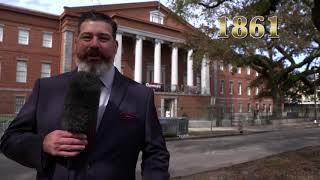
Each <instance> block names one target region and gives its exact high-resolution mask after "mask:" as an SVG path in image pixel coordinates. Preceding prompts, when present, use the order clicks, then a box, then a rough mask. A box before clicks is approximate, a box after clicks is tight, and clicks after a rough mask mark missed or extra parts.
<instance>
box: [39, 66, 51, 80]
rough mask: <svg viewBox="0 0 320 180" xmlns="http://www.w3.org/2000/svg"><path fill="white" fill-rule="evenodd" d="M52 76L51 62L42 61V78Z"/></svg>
mask: <svg viewBox="0 0 320 180" xmlns="http://www.w3.org/2000/svg"><path fill="white" fill-rule="evenodd" d="M45 77H51V64H50V63H42V64H41V78H45Z"/></svg>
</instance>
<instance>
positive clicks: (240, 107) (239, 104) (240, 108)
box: [238, 103, 242, 113]
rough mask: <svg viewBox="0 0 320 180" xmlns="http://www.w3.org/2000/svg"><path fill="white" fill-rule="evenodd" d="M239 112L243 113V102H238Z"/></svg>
mask: <svg viewBox="0 0 320 180" xmlns="http://www.w3.org/2000/svg"><path fill="white" fill-rule="evenodd" d="M238 112H239V113H242V103H238Z"/></svg>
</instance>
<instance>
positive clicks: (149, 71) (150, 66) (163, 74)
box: [146, 64, 166, 85]
mask: <svg viewBox="0 0 320 180" xmlns="http://www.w3.org/2000/svg"><path fill="white" fill-rule="evenodd" d="M146 73H147V79H146V80H147V81H146V82H149V83H153V82H154V66H153V64H148V65H147V71H146ZM165 82H166V67H165V66H164V65H162V67H161V83H162V84H163V85H165Z"/></svg>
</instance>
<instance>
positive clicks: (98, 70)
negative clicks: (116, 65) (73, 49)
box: [78, 61, 112, 76]
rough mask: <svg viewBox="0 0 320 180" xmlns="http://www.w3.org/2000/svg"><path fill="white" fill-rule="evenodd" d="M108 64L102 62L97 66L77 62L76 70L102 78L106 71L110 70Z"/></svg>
mask: <svg viewBox="0 0 320 180" xmlns="http://www.w3.org/2000/svg"><path fill="white" fill-rule="evenodd" d="M111 65H112V64H110V63H106V62H102V63H97V64H88V63H86V62H83V61H78V70H79V71H84V72H91V73H93V74H95V75H97V76H102V75H103V74H104V73H105V72H106V71H108V70H109V69H110V68H111Z"/></svg>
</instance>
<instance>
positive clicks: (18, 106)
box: [15, 96, 26, 114]
mask: <svg viewBox="0 0 320 180" xmlns="http://www.w3.org/2000/svg"><path fill="white" fill-rule="evenodd" d="M15 101H16V102H15V113H16V114H18V113H19V111H20V110H21V108H22V107H23V105H24V103H25V102H26V97H25V96H16V99H15Z"/></svg>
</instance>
